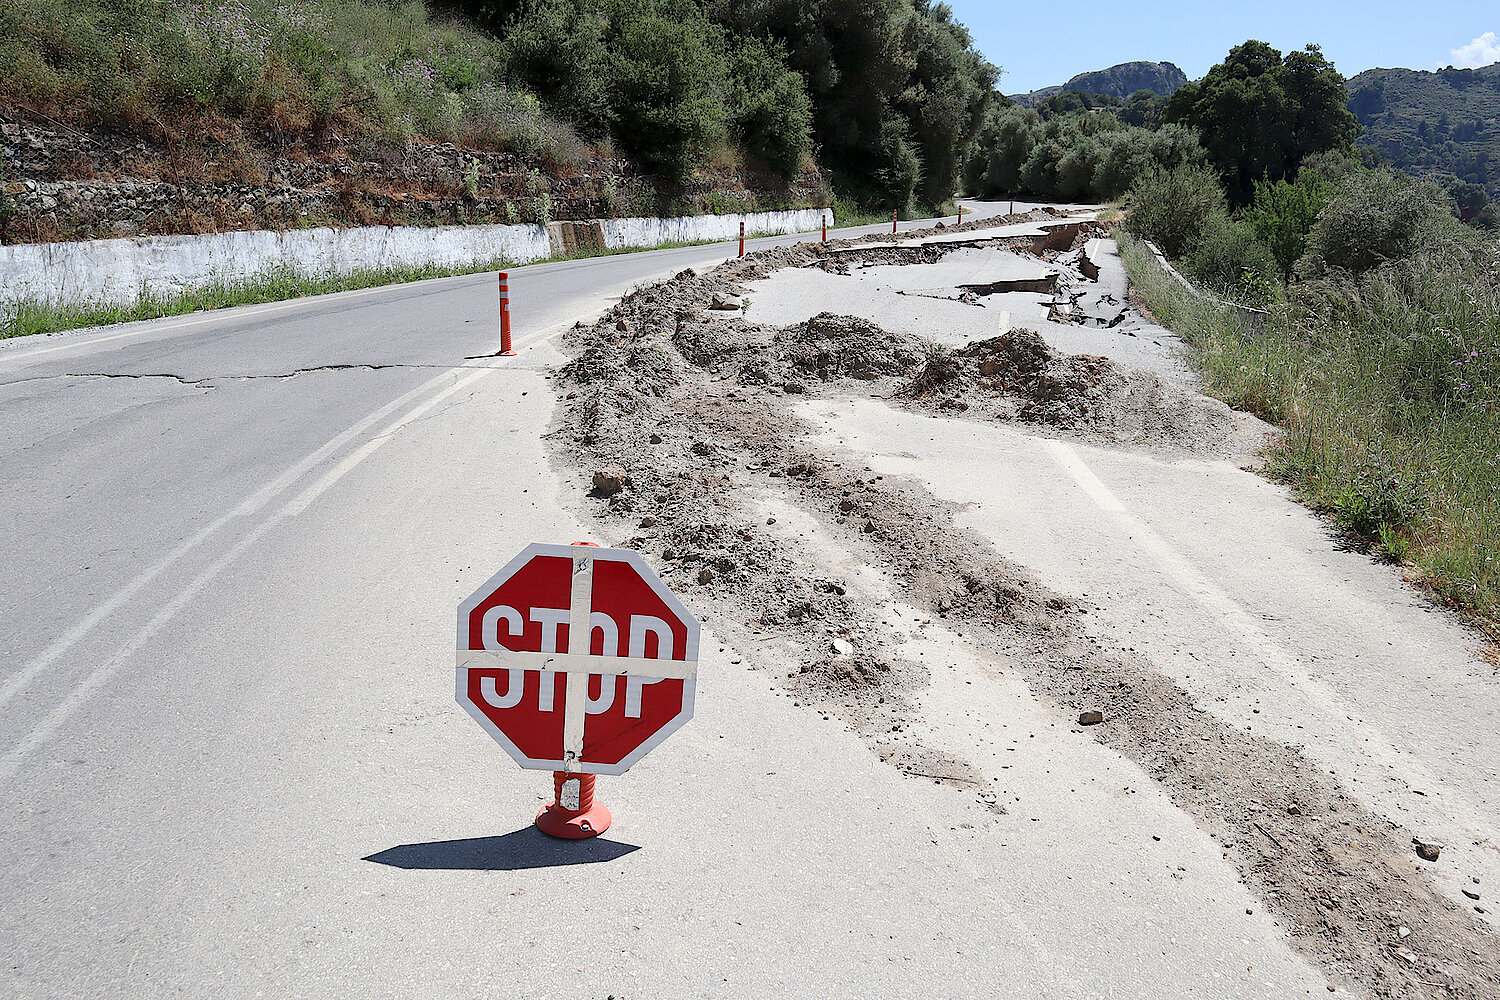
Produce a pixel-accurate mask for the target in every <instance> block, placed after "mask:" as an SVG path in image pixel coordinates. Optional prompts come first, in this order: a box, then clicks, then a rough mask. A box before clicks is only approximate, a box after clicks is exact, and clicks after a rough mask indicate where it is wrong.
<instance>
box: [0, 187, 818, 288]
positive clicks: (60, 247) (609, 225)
mask: <svg viewBox="0 0 1500 1000" xmlns="http://www.w3.org/2000/svg"><path fill="white" fill-rule="evenodd" d="M828 216H829V220H830V222H831V221H832V218H833V213H832V210H829V211H828ZM822 218H823V211H822V210H819V209H809V210H806V211H800V212H758V213H754V214H750V215H699V216H686V217H683V218H677V219H607V220H603V221H602V222H601V223H600V225H601V228H602V229H603V232H604V242H605V246H606V247H609V248H617V247H628V246H657V245H660V244H662V243H669V242H684V243H686V242H692V241H695V240H727V239H732V238H734V237H735V236H737V235H738V234H739V224H740V222H741V220H743V221H744V222H745V229H746V232H747V233H752V234H767V233H777V234H780V233H792V232H803V231H807V230H811V229H815V228H817V227H818V226H820V225H821V224H822ZM552 254H553V250H552V247H551V244H550V242H549V240H548V233H547V230H546V229H545V228H544V227H542V226H536V225H526V226H436V227H416V226H410V227H405V226H403V227H390V226H370V227H365V228H359V229H298V230H288V231H286V232H269V231H257V232H237V233H213V234H209V235H205V236H153V237H140V238H133V239H116V240H88V241H85V242H80V243H41V244H22V245H18V246H7V247H0V305H4V304H7V303H12V302H15V301H17V300H20V299H29V300H34V301H46V302H55V303H84V302H94V303H110V304H125V303H130V302H134V301H136V299H137V298H139V297H140V296H141V295H142V294H151V295H172V294H175V293H178V292H182V291H186V290H189V289H192V288H195V287H201V286H203V285H206V284H210V283H212V282H215V281H235V280H242V279H245V278H250V277H253V276H255V275H257V274H261V273H264V272H266V271H271V270H275V269H279V268H290V269H293V270H295V271H298V272H301V273H305V274H329V273H343V272H348V271H354V270H361V269H365V268H384V267H421V266H425V265H437V266H441V267H466V266H470V265H473V264H483V263H487V262H489V261H493V260H495V259H496V258H501V257H503V258H504V259H506V260H507V261H510V262H511V263H515V264H523V263H527V262H529V261H535V260H541V259H543V258H545V257H549V256H551V255H552Z"/></svg>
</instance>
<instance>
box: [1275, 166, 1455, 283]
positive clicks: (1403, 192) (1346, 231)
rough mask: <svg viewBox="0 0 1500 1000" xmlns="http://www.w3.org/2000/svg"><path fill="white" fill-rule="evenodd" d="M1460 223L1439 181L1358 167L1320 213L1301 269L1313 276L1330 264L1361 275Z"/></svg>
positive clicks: (1444, 235)
mask: <svg viewBox="0 0 1500 1000" xmlns="http://www.w3.org/2000/svg"><path fill="white" fill-rule="evenodd" d="M1458 226H1459V223H1458V222H1457V220H1455V219H1454V218H1453V216H1452V214H1451V213H1450V212H1449V211H1448V196H1447V195H1446V194H1445V193H1444V192H1443V189H1442V188H1440V187H1438V186H1437V185H1436V184H1433V183H1430V182H1417V181H1413V180H1412V179H1411V178H1409V177H1407V176H1406V175H1404V174H1397V173H1396V172H1394V171H1391V170H1369V171H1360V172H1357V173H1354V174H1351V175H1350V176H1349V178H1348V179H1347V181H1346V182H1345V184H1344V185H1343V187H1342V189H1341V190H1340V191H1339V192H1338V194H1337V195H1335V196H1334V197H1332V198H1331V199H1330V200H1329V202H1328V204H1327V205H1326V206H1324V208H1323V210H1322V211H1321V212H1320V213H1319V215H1318V220H1317V222H1316V223H1315V224H1314V225H1313V226H1312V229H1311V230H1310V232H1309V233H1308V237H1307V252H1306V254H1305V255H1304V257H1303V259H1302V261H1301V262H1300V263H1299V265H1298V269H1299V270H1300V271H1301V273H1302V274H1303V275H1305V276H1309V277H1316V276H1319V275H1321V274H1322V273H1323V272H1324V271H1325V270H1326V269H1327V268H1330V267H1334V268H1342V269H1344V270H1346V271H1350V272H1353V273H1354V274H1356V275H1358V274H1360V273H1362V272H1364V271H1368V270H1371V269H1372V268H1376V267H1379V266H1381V265H1382V264H1385V263H1388V262H1390V261H1395V260H1402V259H1405V258H1409V257H1411V256H1412V254H1414V253H1415V252H1416V251H1417V250H1418V249H1419V248H1420V247H1422V246H1424V245H1432V244H1434V243H1439V242H1442V241H1443V240H1444V239H1445V238H1449V237H1451V236H1452V235H1453V234H1454V231H1455V230H1456V229H1457V228H1458Z"/></svg>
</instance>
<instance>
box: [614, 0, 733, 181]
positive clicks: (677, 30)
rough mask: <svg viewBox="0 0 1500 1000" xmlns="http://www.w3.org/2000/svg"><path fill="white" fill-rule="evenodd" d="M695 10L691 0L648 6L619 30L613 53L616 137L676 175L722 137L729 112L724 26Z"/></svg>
mask: <svg viewBox="0 0 1500 1000" xmlns="http://www.w3.org/2000/svg"><path fill="white" fill-rule="evenodd" d="M658 7H659V8H661V10H660V12H658V9H657V8H658ZM694 10H695V7H694V5H692V4H691V3H689V2H681V3H674V4H658V5H655V6H653V7H648V8H647V9H646V10H645V11H643V12H642V13H639V14H637V15H636V16H633V17H629V18H628V19H627V20H625V23H624V24H623V26H619V27H618V28H617V31H618V33H617V35H616V37H615V38H614V43H613V45H612V52H611V56H612V58H613V63H614V67H613V72H612V76H613V79H614V86H613V89H612V92H611V98H612V100H611V104H612V111H613V114H614V119H615V121H616V122H617V126H616V136H617V138H618V140H619V141H620V142H621V144H622V145H624V146H625V148H626V149H627V150H629V151H630V152H631V153H632V154H634V155H635V156H636V157H638V158H639V159H640V160H641V162H642V163H644V164H645V165H646V166H648V167H650V168H652V169H656V170H661V171H663V172H665V173H667V174H669V175H671V176H673V177H677V178H682V177H685V176H686V175H687V173H688V171H689V170H690V169H691V168H692V167H693V166H694V164H696V163H698V162H701V161H702V160H703V159H704V157H705V156H706V155H707V154H708V152H709V151H710V150H711V149H712V148H713V147H714V146H715V145H717V144H718V143H720V142H722V141H723V140H724V138H725V135H726V132H725V124H726V119H727V117H728V109H727V107H726V98H727V96H728V90H729V71H728V66H727V63H726V60H725V58H724V48H725V45H724V33H723V29H722V28H720V27H719V26H718V25H716V24H713V23H711V22H709V21H708V20H706V19H704V18H702V17H694V16H692V14H693V11H694Z"/></svg>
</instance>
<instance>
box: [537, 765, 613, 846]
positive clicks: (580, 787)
mask: <svg viewBox="0 0 1500 1000" xmlns="http://www.w3.org/2000/svg"><path fill="white" fill-rule="evenodd" d="M594 780H595V779H594V776H593V775H592V774H567V773H565V772H562V771H557V772H555V773H554V774H553V781H552V787H553V799H552V801H551V802H548V803H547V804H546V805H545V806H543V807H542V811H541V812H539V813H537V814H536V826H537V829H538V830H541V831H542V832H543V833H545V834H547V836H549V837H560V838H562V839H564V840H584V839H586V838H588V837H597V836H599V834H601V833H603V832H604V831H605V830H608V829H609V824H610V823H611V822H613V820H614V817H613V816H611V815H610V814H609V809H607V808H606V807H605V806H604V804H603V803H602V802H596V801H595V800H594ZM574 782H577V784H573V783H574ZM570 786H571V787H570ZM570 807H571V808H570Z"/></svg>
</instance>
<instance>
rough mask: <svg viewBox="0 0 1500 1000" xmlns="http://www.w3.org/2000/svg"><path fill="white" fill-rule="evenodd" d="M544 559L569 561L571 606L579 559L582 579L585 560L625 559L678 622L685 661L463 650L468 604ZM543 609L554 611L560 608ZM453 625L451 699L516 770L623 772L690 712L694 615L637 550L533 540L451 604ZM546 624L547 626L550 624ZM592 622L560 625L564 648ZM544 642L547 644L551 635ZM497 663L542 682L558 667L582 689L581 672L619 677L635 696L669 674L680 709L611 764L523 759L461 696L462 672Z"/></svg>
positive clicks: (579, 704)
mask: <svg viewBox="0 0 1500 1000" xmlns="http://www.w3.org/2000/svg"><path fill="white" fill-rule="evenodd" d="M547 556H551V557H556V558H561V559H567V560H569V563H570V565H572V566H574V575H573V594H572V599H571V601H570V605H573V604H574V602H577V601H579V600H580V596H581V595H580V593H579V583H580V582H581V581H580V576H579V573H578V567H579V566H580V565H581V564H582V563H585V562H586V563H587V564H588V567H589V571H588V574H587V578H586V579H587V580H588V581H589V583H590V584H591V581H592V576H593V573H592V564H593V563H595V562H622V563H626V564H628V565H629V566H630V567H631V568H632V569H633V570H634V571H635V573H636V574H637V575H638V576H639V577H640V578H641V580H642V581H643V582H644V583H646V584H647V585H648V586H649V587H650V588H651V590H652V592H654V593H655V594H656V596H657V597H658V598H659V599H660V600H661V601H662V603H663V604H665V605H666V606H667V608H668V609H669V610H670V611H671V612H672V613H673V614H674V615H675V616H676V617H677V618H678V620H679V621H680V622H682V624H683V625H684V626H685V628H686V633H687V635H686V643H685V646H684V650H683V653H684V657H685V658H684V659H683V660H662V659H655V658H647V657H644V656H639V655H637V656H618V655H616V656H593V655H589V654H586V653H584V654H579V653H573V652H572V651H571V649H569V650H568V651H565V652H558V651H546V652H515V651H511V650H495V649H489V650H473V649H470V648H469V634H470V627H469V619H470V616H471V615H472V614H473V612H474V611H475V609H477V608H478V607H479V605H480V604H482V603H484V601H485V600H487V599H488V598H489V597H490V596H492V595H493V594H494V593H495V591H496V590H498V589H499V588H500V587H501V586H502V585H503V584H504V583H506V581H508V580H509V579H510V578H511V577H512V576H514V575H515V574H516V573H517V572H518V571H519V570H520V569H521V568H522V567H523V566H525V565H526V564H527V563H529V562H530V561H531V560H533V559H536V558H539V557H547ZM582 600H583V602H584V604H585V607H587V603H588V598H587V597H586V596H585V597H583V598H582ZM550 610H552V611H554V612H555V611H558V610H561V609H550ZM567 610H569V611H570V612H571V613H573V614H576V613H577V608H576V606H570V608H569V609H567ZM590 617H592V614H591V615H590ZM634 617H636V616H632V618H634ZM549 620H555V619H549ZM651 621H659V619H651ZM580 622H581V620H580ZM632 624H634V623H632ZM663 624H665V623H663ZM457 626H458V627H457V647H458V652H457V670H456V677H455V696H456V697H457V700H458V702H459V704H460V705H462V706H463V708H464V711H466V712H467V713H468V714H469V716H470V717H471V718H472V719H473V720H474V721H475V722H477V723H479V725H480V727H481V728H483V729H484V730H485V732H487V733H489V734H490V736H491V737H492V738H493V739H494V740H495V742H496V743H499V744H500V746H502V747H503V748H504V749H505V752H506V753H507V754H509V755H510V757H511V759H512V760H514V761H515V762H516V763H517V764H520V765H521V766H522V767H525V768H533V769H538V770H549V771H571V772H574V773H589V774H604V775H618V774H623V773H625V771H626V770H628V769H629V768H630V767H631V765H633V764H635V763H636V762H637V761H639V760H640V759H641V758H642V757H644V756H645V755H646V754H648V753H650V752H651V751H652V750H653V749H655V747H656V746H657V745H658V744H660V743H661V742H662V741H663V740H665V739H666V738H667V737H668V736H671V735H672V734H673V733H675V732H676V731H677V730H678V729H681V728H682V726H683V725H685V724H686V723H687V722H688V721H689V720H690V719H692V717H693V702H694V697H695V695H696V691H697V667H698V662H697V661H698V650H699V642H700V634H701V631H702V627H701V625H700V624H699V622H698V618H697V616H696V615H694V614H693V613H692V612H691V611H689V610H688V608H687V606H686V605H685V604H683V603H682V601H681V600H680V599H679V598H678V597H677V595H676V594H674V593H672V591H671V590H669V589H668V588H667V586H666V584H664V583H663V582H662V581H661V579H660V578H659V577H658V576H657V575H656V571H655V570H653V569H652V568H651V567H650V566H649V565H648V564H647V563H646V560H645V559H644V558H643V557H642V556H641V554H640V553H639V552H635V551H633V550H631V549H604V548H595V547H591V546H575V545H556V544H551V543H547V542H533V543H532V544H530V545H528V546H526V548H525V549H523V550H522V551H521V552H520V553H519V554H518V555H517V556H516V557H515V558H514V559H512V560H511V561H510V562H508V563H506V564H505V566H504V567H502V568H501V569H500V571H499V572H497V573H495V574H494V575H493V576H491V577H490V578H489V580H487V581H486V582H485V583H484V585H483V586H481V587H480V588H479V589H478V590H476V591H475V592H474V593H473V594H471V595H469V597H468V599H467V600H465V601H464V602H463V603H462V604H460V605H459V607H458V623H457ZM553 627H554V629H555V625H554V626H553ZM596 627H600V626H597V625H596V624H595V622H594V621H590V622H589V623H588V626H587V627H586V628H574V627H573V625H572V623H570V624H569V628H568V633H569V646H570V647H571V646H572V642H573V638H572V637H573V636H574V635H575V634H585V635H587V636H588V637H589V638H590V639H592V636H593V632H594V629H595V628H596ZM546 628H547V626H546V625H544V626H543V637H544V643H545V639H546V635H547V632H546ZM617 632H618V623H616V633H617ZM607 635H608V631H607V630H606V637H607ZM554 637H555V631H554ZM552 645H555V639H554V642H553V643H552ZM617 645H618V639H617ZM632 645H633V644H632ZM584 648H585V649H586V648H587V646H586V645H585V646H584ZM661 648H662V646H661V645H660V643H658V650H660V649H661ZM633 651H634V650H632V652H633ZM617 652H619V650H617ZM669 655H670V654H669ZM497 661H498V662H497ZM497 665H503V666H506V667H509V668H510V669H522V670H537V671H541V672H542V673H543V674H544V677H543V678H542V680H543V683H544V684H545V683H547V682H548V681H549V680H552V678H553V677H555V674H556V673H557V672H559V668H560V670H561V671H563V672H566V673H568V674H569V680H570V682H572V681H573V680H574V678H575V677H576V678H577V680H578V681H579V682H581V683H580V685H579V687H581V688H582V689H583V692H586V689H587V676H589V675H598V676H600V677H608V678H612V679H613V681H614V683H615V685H617V686H618V684H619V680H620V678H622V677H623V678H625V680H626V686H627V689H629V688H631V687H636V691H637V693H638V692H639V688H638V686H637V685H639V683H640V680H641V679H643V678H644V679H661V678H663V677H671V678H677V679H680V680H682V682H683V683H682V707H681V710H680V711H679V712H678V713H677V715H676V716H674V717H673V718H672V720H671V721H670V722H668V723H667V724H666V725H664V726H662V727H661V728H660V729H658V730H657V731H656V732H655V733H653V734H652V735H651V736H650V737H649V738H648V739H647V740H645V741H644V742H643V743H642V744H641V745H640V746H638V747H636V748H635V749H634V750H632V751H631V752H630V753H629V754H627V755H626V756H625V757H623V758H621V760H620V761H619V762H618V763H615V764H595V763H587V764H585V763H581V762H580V761H578V760H569V759H563V760H543V759H539V758H536V757H528V756H527V755H526V754H525V753H524V752H522V751H521V749H520V748H519V747H517V746H516V745H515V743H513V742H512V741H511V739H510V737H508V736H506V734H505V732H504V731H503V730H502V729H500V727H499V726H497V725H495V723H494V722H493V721H491V720H490V718H489V716H487V715H486V714H485V713H484V712H483V710H481V709H480V707H479V706H478V705H476V704H474V703H473V701H471V700H470V699H469V694H468V692H469V670H470V669H477V668H481V667H483V668H490V669H493V668H494V667H495V666H497ZM549 668H553V669H549ZM633 682H634V683H633ZM554 683H555V681H554ZM646 686H649V681H647V684H646ZM576 691H577V689H576V688H575V689H570V699H569V705H570V707H569V709H568V714H569V715H574V716H576V722H575V728H576V729H577V730H578V732H579V733H580V734H581V732H582V724H583V716H584V712H585V707H584V703H585V702H586V701H587V700H588V699H587V698H586V696H585V694H583V693H579V696H578V697H577V698H573V697H571V693H573V692H576ZM574 702H576V705H575V704H574ZM579 739H580V741H581V735H580V736H579Z"/></svg>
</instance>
